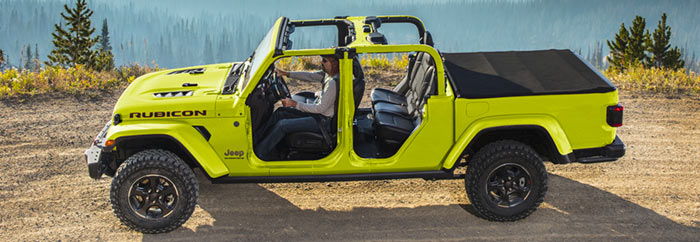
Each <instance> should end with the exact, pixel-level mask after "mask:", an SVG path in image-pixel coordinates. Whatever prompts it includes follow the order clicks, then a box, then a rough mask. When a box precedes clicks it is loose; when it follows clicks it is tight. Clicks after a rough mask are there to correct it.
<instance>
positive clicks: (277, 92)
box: [271, 67, 292, 100]
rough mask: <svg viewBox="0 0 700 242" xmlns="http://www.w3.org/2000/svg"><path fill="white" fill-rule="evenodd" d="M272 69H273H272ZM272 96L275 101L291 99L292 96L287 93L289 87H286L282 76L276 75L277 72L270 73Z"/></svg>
mask: <svg viewBox="0 0 700 242" xmlns="http://www.w3.org/2000/svg"><path fill="white" fill-rule="evenodd" d="M273 68H274V67H273ZM271 86H272V95H274V96H275V99H277V100H281V99H283V98H291V97H292V95H291V94H290V93H289V87H287V82H285V81H284V78H282V76H280V75H277V72H276V71H274V69H273V71H272V85H271Z"/></svg>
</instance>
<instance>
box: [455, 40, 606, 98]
mask: <svg viewBox="0 0 700 242" xmlns="http://www.w3.org/2000/svg"><path fill="white" fill-rule="evenodd" d="M443 56H444V58H445V68H446V69H447V72H448V77H449V80H450V82H451V84H452V87H453V88H454V89H455V94H456V95H457V97H462V98H492V97H512V96H530V95H553V94H582V93H607V92H611V91H615V90H616V89H615V86H614V85H613V84H612V83H611V82H610V81H609V80H608V79H607V78H605V76H603V75H602V74H601V73H600V72H598V70H596V69H595V68H594V67H592V66H591V65H590V64H588V63H587V62H586V61H584V60H583V59H581V57H579V56H578V55H576V54H574V53H573V52H571V51H570V50H536V51H505V52H473V53H444V54H443Z"/></svg>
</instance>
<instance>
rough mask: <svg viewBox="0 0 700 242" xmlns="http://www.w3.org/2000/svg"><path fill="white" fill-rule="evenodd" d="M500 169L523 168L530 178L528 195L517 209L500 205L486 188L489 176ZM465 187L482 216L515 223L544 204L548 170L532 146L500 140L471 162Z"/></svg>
mask: <svg viewBox="0 0 700 242" xmlns="http://www.w3.org/2000/svg"><path fill="white" fill-rule="evenodd" d="M501 167H515V168H516V169H517V168H524V171H525V172H527V175H528V177H529V183H528V184H530V187H529V193H528V195H526V196H525V198H524V199H521V202H520V203H519V204H517V205H515V206H514V207H501V206H499V204H497V203H496V202H495V201H493V199H492V198H491V196H492V195H491V193H490V192H489V191H488V188H487V186H488V185H487V182H488V179H489V176H491V175H492V174H494V173H495V172H497V171H498V169H501ZM516 186H517V185H516ZM465 187H466V190H467V196H468V197H469V200H470V201H471V204H472V206H474V209H475V210H476V212H477V213H478V215H479V216H481V217H482V218H484V219H487V220H491V221H502V222H505V221H516V220H520V219H523V218H525V217H527V216H529V215H530V214H531V213H532V212H534V211H535V209H537V207H538V206H539V205H540V204H541V203H542V201H544V196H545V194H546V193H547V171H546V170H545V167H544V164H543V163H542V159H541V158H540V157H539V156H538V155H537V153H536V152H535V151H534V150H533V149H532V148H531V147H530V146H527V145H525V144H523V143H521V142H518V141H514V140H501V141H496V142H493V143H490V144H487V145H486V146H484V147H483V148H481V149H480V150H479V151H478V152H477V153H476V154H475V155H474V157H473V159H471V160H470V161H469V163H468V165H467V173H466V177H465ZM508 204H509V205H510V203H509V202H508Z"/></svg>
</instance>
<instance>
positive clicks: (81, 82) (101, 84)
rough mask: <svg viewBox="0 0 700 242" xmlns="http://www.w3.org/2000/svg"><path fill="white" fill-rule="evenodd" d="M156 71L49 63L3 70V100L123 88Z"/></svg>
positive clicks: (135, 66)
mask: <svg viewBox="0 0 700 242" xmlns="http://www.w3.org/2000/svg"><path fill="white" fill-rule="evenodd" d="M156 70H158V67H157V66H156V67H155V68H150V67H148V66H140V65H138V64H133V65H129V66H122V67H119V68H117V69H115V70H113V71H99V72H96V71H93V70H90V69H87V68H85V67H84V66H82V65H78V66H76V67H70V68H63V67H52V66H47V67H46V68H42V69H41V70H39V71H35V72H32V71H28V70H22V71H18V70H17V69H8V70H5V71H3V72H1V73H0V99H3V98H7V97H14V96H33V95H36V94H42V93H68V94H87V95H93V94H95V93H99V92H100V91H105V90H111V89H115V88H120V87H124V86H125V85H127V84H129V83H131V82H132V81H134V79H135V78H136V77H138V76H140V75H143V74H146V73H149V72H152V71H156Z"/></svg>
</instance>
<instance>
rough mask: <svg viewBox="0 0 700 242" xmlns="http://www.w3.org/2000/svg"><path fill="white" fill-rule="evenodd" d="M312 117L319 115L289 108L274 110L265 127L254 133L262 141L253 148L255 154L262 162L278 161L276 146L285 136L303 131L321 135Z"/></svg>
mask: <svg viewBox="0 0 700 242" xmlns="http://www.w3.org/2000/svg"><path fill="white" fill-rule="evenodd" d="M312 115H319V114H312V113H307V112H302V111H299V110H297V109H295V108H290V107H281V108H278V109H277V110H275V112H273V113H272V116H270V119H269V120H267V123H265V126H263V127H262V128H261V129H260V130H258V131H257V132H255V135H258V136H259V135H262V136H259V137H260V138H262V140H261V141H260V142H258V143H257V144H255V145H254V147H253V150H254V151H255V154H256V155H257V156H258V157H259V158H260V159H262V160H267V161H270V160H279V159H280V157H279V152H278V151H277V144H279V142H280V141H282V139H284V137H286V136H287V134H290V133H294V132H304V131H306V132H318V133H321V130H320V129H319V128H318V122H316V119H315V118H314V117H313V116H312ZM254 140H260V139H254Z"/></svg>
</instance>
